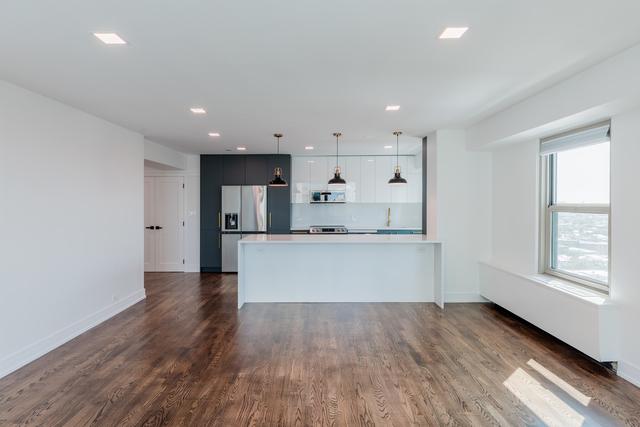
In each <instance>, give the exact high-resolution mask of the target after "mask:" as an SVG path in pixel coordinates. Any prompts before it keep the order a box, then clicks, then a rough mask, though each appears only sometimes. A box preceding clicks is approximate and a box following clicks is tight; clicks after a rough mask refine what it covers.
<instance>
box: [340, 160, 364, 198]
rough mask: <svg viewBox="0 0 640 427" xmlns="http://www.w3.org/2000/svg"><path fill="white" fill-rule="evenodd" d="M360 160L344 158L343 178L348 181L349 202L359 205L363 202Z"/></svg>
mask: <svg viewBox="0 0 640 427" xmlns="http://www.w3.org/2000/svg"><path fill="white" fill-rule="evenodd" d="M360 160H361V158H360V157H359V156H350V157H345V158H344V165H345V170H344V171H343V173H342V176H343V177H344V179H345V180H346V181H347V188H346V190H347V202H351V203H358V202H360V201H361V191H360V189H361V188H362V177H361V165H360Z"/></svg>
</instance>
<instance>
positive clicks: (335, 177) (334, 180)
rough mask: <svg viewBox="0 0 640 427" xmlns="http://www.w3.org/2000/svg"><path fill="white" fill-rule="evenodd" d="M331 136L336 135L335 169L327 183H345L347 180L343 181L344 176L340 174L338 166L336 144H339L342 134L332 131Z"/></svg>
mask: <svg viewBox="0 0 640 427" xmlns="http://www.w3.org/2000/svg"><path fill="white" fill-rule="evenodd" d="M333 136H335V137H336V169H335V172H334V174H333V178H331V179H330V180H329V184H346V183H347V181H345V180H344V178H342V177H341V176H340V166H338V159H339V155H338V146H339V143H340V137H341V136H342V134H341V133H340V132H334V134H333Z"/></svg>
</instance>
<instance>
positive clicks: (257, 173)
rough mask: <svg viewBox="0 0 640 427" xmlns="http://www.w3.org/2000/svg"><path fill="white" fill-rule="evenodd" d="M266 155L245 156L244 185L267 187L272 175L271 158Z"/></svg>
mask: <svg viewBox="0 0 640 427" xmlns="http://www.w3.org/2000/svg"><path fill="white" fill-rule="evenodd" d="M270 157H271V156H265V155H249V156H245V164H244V167H245V169H244V184H245V185H267V183H268V182H269V180H271V178H270V174H272V173H273V171H271V172H270V171H269V158H270Z"/></svg>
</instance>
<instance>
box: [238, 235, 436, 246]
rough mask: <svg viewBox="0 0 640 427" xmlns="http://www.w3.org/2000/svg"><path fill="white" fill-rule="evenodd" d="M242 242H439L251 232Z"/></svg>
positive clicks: (396, 237) (408, 237)
mask: <svg viewBox="0 0 640 427" xmlns="http://www.w3.org/2000/svg"><path fill="white" fill-rule="evenodd" d="M239 243H240V244H260V243H279V244H286V243H289V244H291V243H293V244H295V243H319V244H327V243H330V244H333V243H336V244H339V243H385V244H439V243H442V242H440V241H438V240H431V239H428V238H427V236H425V235H423V234H249V235H247V236H246V237H243V238H242V240H240V242H239Z"/></svg>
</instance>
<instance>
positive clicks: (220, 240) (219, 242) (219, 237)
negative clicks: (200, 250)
mask: <svg viewBox="0 0 640 427" xmlns="http://www.w3.org/2000/svg"><path fill="white" fill-rule="evenodd" d="M221 247H222V236H220V234H218V249H220V248H221Z"/></svg>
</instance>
